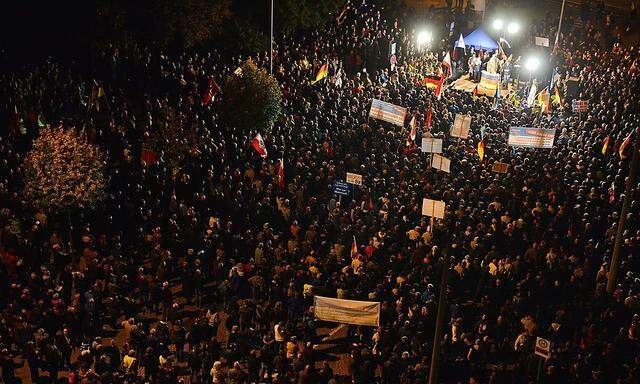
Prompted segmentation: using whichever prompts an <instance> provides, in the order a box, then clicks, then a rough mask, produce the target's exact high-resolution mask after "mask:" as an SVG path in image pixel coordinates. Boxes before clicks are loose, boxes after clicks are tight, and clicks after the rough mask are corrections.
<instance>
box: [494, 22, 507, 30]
mask: <svg viewBox="0 0 640 384" xmlns="http://www.w3.org/2000/svg"><path fill="white" fill-rule="evenodd" d="M503 28H504V21H502V20H501V19H495V20H493V29H495V30H496V31H501V30H502V29H503Z"/></svg>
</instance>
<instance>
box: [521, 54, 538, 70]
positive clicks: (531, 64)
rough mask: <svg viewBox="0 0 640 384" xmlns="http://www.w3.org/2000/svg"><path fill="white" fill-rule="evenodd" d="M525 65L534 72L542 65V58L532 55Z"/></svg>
mask: <svg viewBox="0 0 640 384" xmlns="http://www.w3.org/2000/svg"><path fill="white" fill-rule="evenodd" d="M524 66H525V68H527V70H528V71H529V72H533V71H535V70H536V69H538V67H539V66H540V60H539V59H538V58H537V57H530V58H529V59H527V61H526V62H525V63H524Z"/></svg>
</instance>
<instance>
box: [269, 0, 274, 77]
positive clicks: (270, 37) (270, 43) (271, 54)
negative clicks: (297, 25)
mask: <svg viewBox="0 0 640 384" xmlns="http://www.w3.org/2000/svg"><path fill="white" fill-rule="evenodd" d="M270 11H271V28H270V29H271V31H270V34H269V74H270V75H273V0H271V7H270Z"/></svg>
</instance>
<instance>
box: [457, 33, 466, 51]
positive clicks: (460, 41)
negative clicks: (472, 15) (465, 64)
mask: <svg viewBox="0 0 640 384" xmlns="http://www.w3.org/2000/svg"><path fill="white" fill-rule="evenodd" d="M455 48H462V49H464V48H465V46H464V39H463V38H462V33H461V34H460V38H459V39H458V41H457V42H456V46H455Z"/></svg>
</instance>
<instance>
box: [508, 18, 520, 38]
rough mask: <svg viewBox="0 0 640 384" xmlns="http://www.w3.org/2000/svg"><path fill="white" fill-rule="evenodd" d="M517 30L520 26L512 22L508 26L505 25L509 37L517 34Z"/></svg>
mask: <svg viewBox="0 0 640 384" xmlns="http://www.w3.org/2000/svg"><path fill="white" fill-rule="evenodd" d="M519 30H520V24H518V23H516V22H515V21H512V22H510V23H509V25H507V32H509V34H510V35H513V34H516V33H518V31H519Z"/></svg>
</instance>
